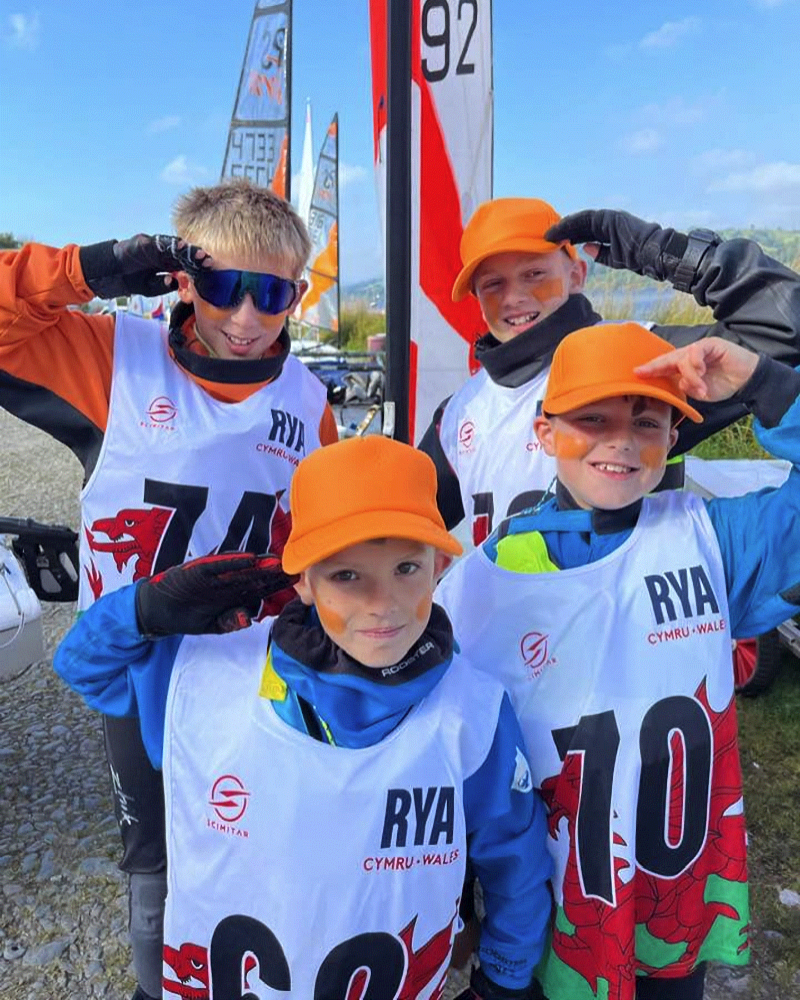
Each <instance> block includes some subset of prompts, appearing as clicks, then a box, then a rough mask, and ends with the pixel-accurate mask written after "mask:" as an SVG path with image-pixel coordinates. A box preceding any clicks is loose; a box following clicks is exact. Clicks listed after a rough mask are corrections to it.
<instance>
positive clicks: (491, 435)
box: [439, 368, 556, 545]
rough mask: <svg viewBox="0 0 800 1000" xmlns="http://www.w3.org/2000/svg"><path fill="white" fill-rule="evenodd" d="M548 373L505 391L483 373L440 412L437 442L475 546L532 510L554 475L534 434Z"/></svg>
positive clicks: (465, 385) (479, 373)
mask: <svg viewBox="0 0 800 1000" xmlns="http://www.w3.org/2000/svg"><path fill="white" fill-rule="evenodd" d="M549 371H550V369H549V368H546V369H545V370H544V371H542V372H540V373H539V374H538V375H537V376H536V378H534V379H532V380H531V381H530V382H526V383H525V384H524V385H521V386H518V387H516V388H509V387H507V386H503V385H498V384H497V383H496V382H493V381H492V380H491V379H490V378H489V376H488V375H487V373H486V371H485V369H481V370H480V371H479V372H477V373H476V374H475V375H473V376H472V378H471V379H470V380H469V381H468V382H466V383H465V384H464V385H463V386H462V387H461V388H460V389H459V390H458V392H457V393H455V395H454V396H453V397H452V398H451V399H450V401H449V402H448V404H447V406H446V407H445V409H444V414H443V415H442V424H441V428H440V434H439V438H440V441H441V444H442V448H443V449H444V453H445V455H446V456H447V460H448V461H449V462H450V465H451V466H452V467H453V470H454V472H455V474H456V475H457V476H458V482H459V486H460V487H461V501H462V503H463V505H464V513H465V515H466V519H467V522H468V523H469V525H470V526H471V533H472V540H473V544H475V545H479V544H480V543H481V542H482V541H484V540H485V539H486V538H487V537H488V536H489V535H490V534H491V532H492V530H493V529H494V528H496V527H497V525H498V524H499V523H500V521H502V520H503V518H505V517H507V516H508V515H509V514H512V513H518V512H519V511H520V510H523V509H524V508H525V507H532V506H533V505H534V504H535V503H536V501H537V500H538V499H539V498H540V497H541V495H542V493H543V492H545V491H546V490H547V488H548V487H549V486H550V485H551V483H552V481H553V477H554V476H555V474H556V466H555V460H554V459H552V458H550V457H549V456H547V455H545V453H544V451H543V450H542V446H541V444H540V443H539V440H538V439H537V437H536V435H535V434H534V432H533V421H534V418H535V417H536V415H537V413H538V412H539V405H540V404H541V401H542V399H543V398H544V394H545V389H546V387H547V375H548V373H549Z"/></svg>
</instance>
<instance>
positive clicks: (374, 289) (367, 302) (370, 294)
mask: <svg viewBox="0 0 800 1000" xmlns="http://www.w3.org/2000/svg"><path fill="white" fill-rule="evenodd" d="M342 304H343V305H344V306H345V307H352V306H359V305H363V306H366V307H367V309H372V310H375V311H379V312H383V310H384V309H385V308H386V288H385V287H384V283H383V278H374V279H373V280H372V281H359V282H358V283H357V284H355V285H346V286H345V287H344V288H342Z"/></svg>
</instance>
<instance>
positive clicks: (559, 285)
mask: <svg viewBox="0 0 800 1000" xmlns="http://www.w3.org/2000/svg"><path fill="white" fill-rule="evenodd" d="M533 294H534V295H535V296H536V298H537V299H538V300H539V301H540V302H547V301H548V300H549V299H560V298H561V296H562V295H563V294H564V282H563V281H562V280H561V278H550V280H549V281H540V282H539V283H538V284H537V285H534V287H533Z"/></svg>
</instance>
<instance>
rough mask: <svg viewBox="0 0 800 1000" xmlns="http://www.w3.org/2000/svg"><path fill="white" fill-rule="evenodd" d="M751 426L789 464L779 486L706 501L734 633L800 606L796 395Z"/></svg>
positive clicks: (799, 408) (762, 628)
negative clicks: (772, 416) (769, 418)
mask: <svg viewBox="0 0 800 1000" xmlns="http://www.w3.org/2000/svg"><path fill="white" fill-rule="evenodd" d="M788 374H789V376H790V377H791V378H792V379H794V378H795V376H794V375H793V373H788ZM784 380H785V381H788V380H786V379H784ZM768 389H769V385H768V384H766V383H765V391H768ZM774 395H775V394H774V393H773V394H772V398H773V400H774ZM757 416H761V414H760V413H759V412H758V411H757ZM764 419H766V418H764ZM753 426H754V429H755V433H756V437H757V438H758V440H759V442H760V443H761V445H762V447H764V448H765V449H766V450H767V451H768V452H769V453H770V454H771V455H774V456H775V457H776V458H781V459H787V460H788V461H790V462H791V463H792V465H793V468H792V469H791V470H790V472H789V478H788V479H787V480H786V482H785V483H784V484H783V485H782V486H780V487H779V488H777V489H764V490H759V491H758V492H757V493H749V494H747V495H746V496H743V497H728V498H725V497H723V498H719V499H715V500H707V501H706V507H707V509H708V514H709V517H710V519H711V523H712V524H713V526H714V530H715V531H716V533H717V538H718V540H719V546H720V551H721V553H722V561H723V565H724V567H725V579H726V583H727V589H728V605H729V610H730V617H731V623H730V624H731V635H732V636H733V637H734V638H747V637H749V636H755V635H761V634H762V633H763V632H768V631H769V630H770V629H772V628H775V626H776V625H779V624H780V623H781V622H782V621H784V620H785V619H786V618H789V617H790V616H791V615H794V614H797V612H798V611H800V398H796V399H795V400H794V401H793V402H792V403H791V404H790V405H789V406H788V408H787V409H786V411H785V413H784V414H783V415H782V416H781V417H780V418H779V419H778V420H777V421H776V423H775V425H774V426H766V427H765V426H764V424H763V423H761V422H760V421H759V420H758V419H756V420H754V421H753Z"/></svg>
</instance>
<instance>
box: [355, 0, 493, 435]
mask: <svg viewBox="0 0 800 1000" xmlns="http://www.w3.org/2000/svg"><path fill="white" fill-rule="evenodd" d="M386 3H387V0H370V16H371V34H372V47H373V114H374V126H375V135H374V140H375V147H374V148H375V165H376V170H377V171H378V174H379V182H378V186H379V190H384V189H385V179H383V178H382V177H381V176H380V175H381V174H383V172H384V171H385V168H386V157H385V142H386V140H385V127H386V97H387V87H386V72H387V59H386V51H385V50H386V28H385V26H386ZM491 22H492V8H491V0H439V2H436V3H429V2H423V0H411V81H410V86H411V130H410V131H411V134H410V137H409V139H410V143H411V148H410V157H411V206H412V210H411V220H410V221H411V321H410V326H411V329H410V339H411V344H410V373H409V383H410V399H409V436H410V438H411V440H412V441H416V440H418V439H419V438H420V437H421V435H422V434H423V433H424V431H425V428H426V427H427V425H428V423H429V421H430V419H431V417H432V415H433V412H434V410H435V408H436V406H437V405H438V404H439V403H440V402H441V401H442V400H443V399H445V398H446V397H447V396H449V395H450V394H451V393H453V392H454V391H455V389H457V388H458V387H459V385H461V384H462V383H463V382H464V381H465V380H466V379H467V378H468V376H469V374H470V371H471V364H473V361H472V346H473V344H474V341H475V339H476V338H477V336H479V335H480V333H481V332H482V328H483V326H484V324H483V321H482V319H481V315H480V310H479V308H478V305H477V302H476V301H475V300H474V299H473V298H472V297H471V296H470V297H469V298H468V299H466V300H464V301H463V302H459V303H454V302H453V301H452V299H451V289H452V285H453V281H454V280H455V277H456V275H457V274H458V271H459V270H460V267H461V264H460V256H459V243H460V240H461V234H462V232H463V227H464V225H465V224H466V222H467V221H468V220H469V218H470V216H471V215H472V213H473V211H474V210H475V208H476V207H477V206H478V205H479V204H480V203H481V202H483V201H486V200H488V199H489V198H491V196H492V142H493V92H492V31H491ZM395 221H396V220H393V223H394V222H395ZM391 335H392V334H391V333H390V336H391Z"/></svg>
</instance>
